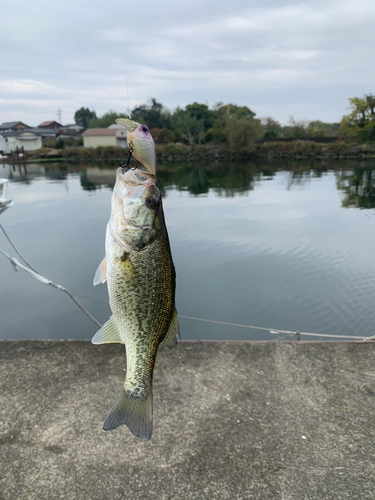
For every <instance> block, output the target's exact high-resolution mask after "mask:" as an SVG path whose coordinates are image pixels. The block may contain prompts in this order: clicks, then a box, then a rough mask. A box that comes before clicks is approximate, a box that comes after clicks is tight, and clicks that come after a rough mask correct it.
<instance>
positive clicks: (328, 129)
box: [307, 120, 340, 137]
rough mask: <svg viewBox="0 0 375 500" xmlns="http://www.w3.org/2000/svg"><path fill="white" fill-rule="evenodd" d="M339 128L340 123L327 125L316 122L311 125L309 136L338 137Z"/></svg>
mask: <svg viewBox="0 0 375 500" xmlns="http://www.w3.org/2000/svg"><path fill="white" fill-rule="evenodd" d="M339 127H340V124H339V123H326V122H322V121H320V120H315V121H312V122H310V123H309V125H308V128H307V135H308V136H309V137H336V136H337V132H338V130H339Z"/></svg>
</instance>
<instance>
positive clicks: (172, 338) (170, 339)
mask: <svg viewBox="0 0 375 500" xmlns="http://www.w3.org/2000/svg"><path fill="white" fill-rule="evenodd" d="M180 338H181V337H180V326H179V324H178V317H177V311H176V308H174V311H173V316H172V319H171V323H170V325H169V329H168V331H167V334H166V336H165V337H164V340H163V341H162V344H163V345H165V346H166V347H168V349H170V350H171V351H174V350H175V349H176V347H177V339H180Z"/></svg>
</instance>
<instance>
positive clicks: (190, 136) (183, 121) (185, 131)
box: [171, 108, 205, 146]
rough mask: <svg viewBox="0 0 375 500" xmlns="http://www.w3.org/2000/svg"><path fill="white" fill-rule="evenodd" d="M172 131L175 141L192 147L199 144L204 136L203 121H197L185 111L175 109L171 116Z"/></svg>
mask: <svg viewBox="0 0 375 500" xmlns="http://www.w3.org/2000/svg"><path fill="white" fill-rule="evenodd" d="M171 125H172V130H173V131H174V133H175V136H176V138H177V139H180V140H181V141H182V142H185V143H186V144H189V145H190V146H193V145H194V144H201V143H202V141H203V139H204V136H205V128H204V120H198V118H196V117H195V116H192V115H191V114H190V113H188V112H187V111H186V110H184V109H181V108H177V109H176V110H175V112H174V113H173V115H172V122H171Z"/></svg>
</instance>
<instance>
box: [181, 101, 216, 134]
mask: <svg viewBox="0 0 375 500" xmlns="http://www.w3.org/2000/svg"><path fill="white" fill-rule="evenodd" d="M185 111H186V112H187V113H188V114H189V115H190V116H192V117H194V118H196V119H197V120H198V121H202V120H203V123H204V130H205V132H207V130H208V129H209V128H211V127H212V126H213V124H214V123H215V120H216V118H217V115H216V113H215V112H214V111H211V110H210V109H209V107H208V106H207V104H199V103H198V102H193V104H188V105H187V106H186V107H185Z"/></svg>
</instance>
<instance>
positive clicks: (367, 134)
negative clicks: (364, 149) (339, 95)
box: [339, 94, 375, 140]
mask: <svg viewBox="0 0 375 500" xmlns="http://www.w3.org/2000/svg"><path fill="white" fill-rule="evenodd" d="M349 103H350V105H349V109H350V110H351V112H350V113H349V114H348V115H344V116H343V117H342V120H341V123H340V129H339V134H342V135H344V136H345V135H346V136H352V137H357V138H358V139H360V140H366V139H369V140H375V95H373V94H367V95H365V96H364V97H351V98H350V99H349Z"/></svg>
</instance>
